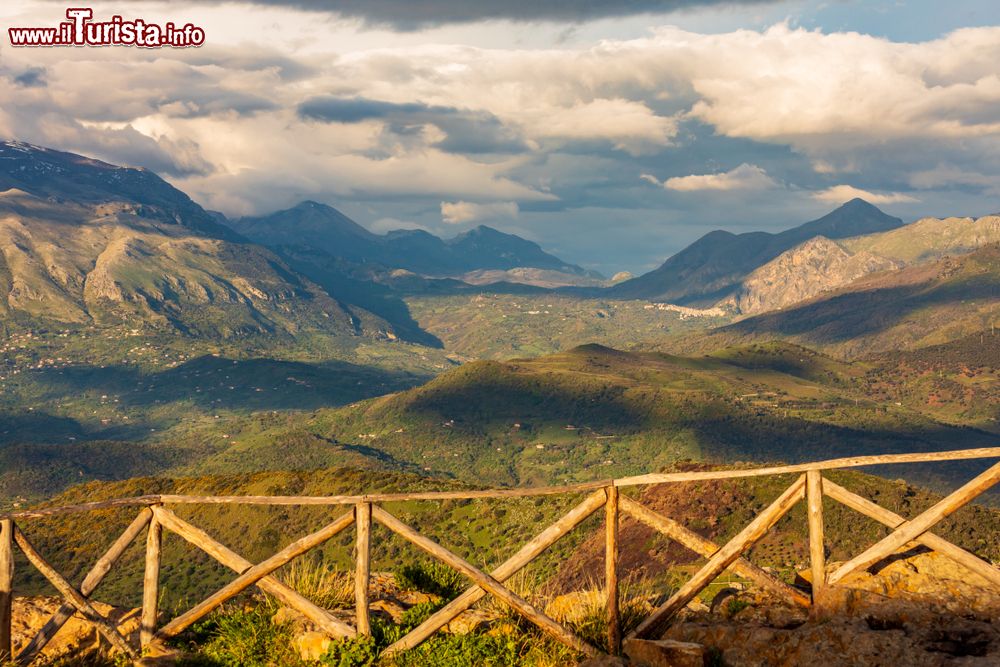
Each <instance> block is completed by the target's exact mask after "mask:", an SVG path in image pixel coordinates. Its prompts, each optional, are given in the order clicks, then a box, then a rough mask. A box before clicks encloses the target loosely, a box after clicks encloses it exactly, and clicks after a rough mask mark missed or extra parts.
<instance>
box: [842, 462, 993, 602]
mask: <svg viewBox="0 0 1000 667" xmlns="http://www.w3.org/2000/svg"><path fill="white" fill-rule="evenodd" d="M998 481H1000V463H997V464H996V465H994V466H993V467H992V468H990V469H988V470H987V471H986V472H984V473H982V474H981V475H978V476H976V477H975V478H973V479H972V480H971V481H969V482H968V483H967V484H964V485H962V486H961V487H959V488H958V489H957V490H955V491H953V492H952V493H950V494H949V495H947V496H945V497H944V498H942V499H941V500H940V501H939V502H938V503H937V504H935V505H934V506H933V507H931V508H930V509H928V510H927V511H925V512H923V513H922V514H920V516H918V517H916V518H914V519H913V520H911V521H907V522H906V523H905V524H903V525H902V526H900V527H899V528H897V529H896V530H894V531H893V532H892V533H891V534H890V535H887V536H886V537H884V538H883V539H881V540H879V541H878V542H876V543H875V544H873V545H872V546H871V547H869V548H868V549H866V550H865V551H864V552H863V553H861V554H859V555H857V556H855V557H854V558H852V559H851V560H849V561H847V562H846V563H844V564H843V565H841V566H840V567H839V568H838V569H837V571H836V572H834V573H832V574H831V575H830V578H829V583H830V585H831V586H832V585H834V584H836V583H837V582H838V581H842V580H843V579H844V577H846V576H847V575H849V574H851V573H852V572H855V571H857V570H861V569H864V568H867V567H870V566H872V565H874V564H875V563H877V562H879V561H880V560H882V559H883V558H885V557H886V556H889V555H890V554H892V553H893V552H895V551H896V550H897V549H899V548H900V547H901V546H903V545H904V544H906V543H907V542H911V541H913V540H914V539H916V538H917V537H920V536H921V535H923V534H924V533H926V532H927V531H928V530H930V528H931V526H933V525H934V524H936V523H937V522H938V521H940V520H941V519H943V518H944V517H946V516H948V515H949V514H951V513H953V512H954V511H955V510H957V509H959V508H961V507H962V506H963V505H965V504H966V503H968V502H969V501H971V500H972V499H973V498H976V497H977V496H979V495H980V494H981V493H983V492H984V491H986V490H987V489H989V488H990V487H992V486H993V485H994V484H996V483H997V482H998Z"/></svg>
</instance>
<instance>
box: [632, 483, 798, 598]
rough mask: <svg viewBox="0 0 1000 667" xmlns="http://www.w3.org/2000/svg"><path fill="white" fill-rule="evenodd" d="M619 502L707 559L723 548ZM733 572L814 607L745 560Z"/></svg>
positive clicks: (643, 508) (738, 561) (644, 509)
mask: <svg viewBox="0 0 1000 667" xmlns="http://www.w3.org/2000/svg"><path fill="white" fill-rule="evenodd" d="M619 502H620V503H621V507H622V511H624V512H625V513H626V514H628V515H630V516H631V517H632V518H634V519H636V520H637V521H640V522H642V523H644V524H646V525H647V526H649V527H650V528H652V529H653V530H656V531H659V532H661V533H663V534H664V535H666V536H667V537H669V538H670V539H672V540H674V541H675V542H677V543H678V544H681V545H683V546H685V547H687V548H688V549H690V550H691V551H693V552H695V553H697V554H699V555H701V556H704V557H705V558H711V557H712V556H714V555H715V553H716V552H718V550H719V545H717V544H716V543H715V542H712V541H711V540H709V539H706V538H704V537H702V536H701V535H699V534H698V533H696V532H694V531H692V530H689V529H688V528H685V527H684V526H682V525H681V524H679V523H677V522H676V521H674V520H673V519H671V518H669V517H665V516H663V515H662V514H658V513H657V512H654V511H653V510H651V509H649V508H648V507H646V506H645V505H641V504H639V503H637V502H636V501H634V500H632V499H631V498H628V497H626V496H622V497H621V498H620V501H619ZM729 569H730V570H732V571H733V572H734V573H735V574H737V575H738V576H741V577H744V578H746V579H749V580H750V581H752V582H754V583H755V584H757V585H758V586H760V587H761V588H764V589H767V590H769V591H771V592H772V593H774V594H776V595H778V596H780V597H782V598H784V599H786V600H788V601H789V602H793V603H795V604H797V605H799V606H801V607H808V606H809V605H810V598H809V596H808V595H806V594H805V593H803V592H802V591H800V590H799V589H797V588H795V587H794V586H789V585H788V584H786V583H785V582H784V581H782V580H781V579H778V578H777V577H776V576H774V575H773V574H771V573H769V572H766V571H765V570H763V569H761V568H759V567H757V566H756V565H754V564H753V563H751V562H750V561H748V560H747V559H745V558H742V557H741V558H737V559H736V560H734V561H733V563H732V564H731V565H730V566H729Z"/></svg>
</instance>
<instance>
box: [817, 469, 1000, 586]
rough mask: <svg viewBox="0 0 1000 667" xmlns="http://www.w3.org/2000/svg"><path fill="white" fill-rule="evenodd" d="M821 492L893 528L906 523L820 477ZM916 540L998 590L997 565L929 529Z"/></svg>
mask: <svg viewBox="0 0 1000 667" xmlns="http://www.w3.org/2000/svg"><path fill="white" fill-rule="evenodd" d="M823 492H824V493H825V494H826V495H828V496H830V497H831V498H833V499H834V500H836V501H837V502H839V503H841V504H843V505H846V506H847V507H850V508H851V509H853V510H854V511H856V512H860V513H861V514H864V515H866V516H869V517H871V518H872V519H875V520H876V521H878V522H879V523H881V524H883V525H886V526H888V527H889V528H892V529H896V528H899V527H901V526H903V525H904V524H906V523H907V521H906V519H904V518H903V517H901V516H899V515H898V514H896V513H895V512H892V511H890V510H887V509H885V508H884V507H882V506H881V505H876V504H875V503H873V502H872V501H870V500H868V499H867V498H862V497H861V496H859V495H857V494H856V493H852V492H851V491H848V490H847V489H845V488H844V487H842V486H840V485H838V484H835V483H833V482H831V481H830V480H828V479H824V480H823ZM916 541H917V542H919V543H920V544H922V545H924V546H925V547H928V548H930V549H933V550H934V551H937V552H938V553H940V554H942V555H944V556H947V557H948V558H950V559H952V560H953V561H955V562H956V563H958V564H959V565H961V566H963V567H965V568H966V569H968V570H970V571H972V572H975V573H976V574H978V575H980V576H981V577H983V578H985V579H986V580H988V581H990V582H992V583H993V584H994V586H996V587H997V589H998V590H1000V568H997V567H994V566H993V565H990V564H989V563H987V562H986V561H984V560H983V559H982V558H980V557H979V556H976V555H975V554H971V553H969V552H968V551H966V550H965V549H963V548H961V547H959V546H957V545H955V544H952V543H951V542H949V541H948V540H946V539H944V538H943V537H939V536H937V535H935V534H934V533H931V532H926V533H924V534H923V535H920V536H918V537H917V538H916Z"/></svg>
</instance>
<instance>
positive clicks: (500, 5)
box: [244, 0, 776, 30]
mask: <svg viewBox="0 0 1000 667" xmlns="http://www.w3.org/2000/svg"><path fill="white" fill-rule="evenodd" d="M775 1H776V0H617V1H612V0H462V1H460V2H455V0H423V1H420V2H418V1H417V0H244V2H248V3H250V4H258V5H269V6H273V7H290V8H294V9H304V10H308V11H318V12H329V13H334V14H338V15H340V16H345V17H349V18H357V19H361V20H362V21H364V22H365V23H367V24H370V25H383V26H392V27H394V28H397V29H399V30H416V29H419V28H424V27H428V26H436V25H445V24H449V23H474V22H476V21H487V20H491V19H499V20H509V21H520V22H531V21H564V22H571V23H572V22H579V21H587V20H590V19H599V18H607V17H611V16H633V15H636V14H662V13H668V12H675V11H681V10H685V9H698V8H701V7H720V6H727V5H762V4H771V3H774V2H775Z"/></svg>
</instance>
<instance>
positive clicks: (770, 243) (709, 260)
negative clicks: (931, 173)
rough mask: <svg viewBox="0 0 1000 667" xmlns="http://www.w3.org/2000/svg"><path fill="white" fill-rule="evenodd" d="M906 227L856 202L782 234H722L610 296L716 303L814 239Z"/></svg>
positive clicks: (622, 285)
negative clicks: (766, 266) (754, 273)
mask: <svg viewBox="0 0 1000 667" xmlns="http://www.w3.org/2000/svg"><path fill="white" fill-rule="evenodd" d="M902 225H903V221H902V220H900V219H899V218H895V217H893V216H890V215H886V214H885V213H883V212H882V211H881V210H879V209H878V208H877V207H875V206H873V205H871V204H869V203H868V202H866V201H864V200H863V199H852V200H851V201H849V202H847V203H846V204H844V205H842V206H840V207H839V208H837V209H836V210H834V211H831V212H830V213H828V214H826V215H824V216H823V217H821V218H818V219H816V220H813V221H810V222H807V223H805V224H802V225H799V226H798V227H794V228H792V229H788V230H785V231H783V232H780V233H778V234H771V233H768V232H747V233H744V234H733V233H731V232H727V231H722V230H716V231H713V232H709V233H708V234H706V235H705V236H703V237H701V238H700V239H698V240H697V241H695V242H694V243H692V244H691V245H689V246H688V247H687V248H685V249H684V250H681V251H680V252H678V253H677V254H676V255H673V256H672V257H670V259H668V260H667V261H666V262H664V263H663V264H662V265H661V266H660V267H659V268H657V269H654V270H653V271H650V272H649V273H646V274H643V275H641V276H638V277H636V278H633V279H631V280H626V281H625V282H622V283H620V284H618V285H614V286H613V287H609V288H608V289H607V290H605V293H606V294H607V295H608V296H611V297H616V298H626V299H650V300H655V301H668V302H670V303H676V304H681V305H700V306H705V305H713V304H715V303H716V302H718V301H719V300H721V299H723V298H725V297H727V296H729V295H730V294H731V293H732V292H733V291H734V290H735V289H736V288H737V287H738V285H739V284H740V282H741V281H742V280H743V279H744V278H745V277H746V276H747V275H749V274H750V273H751V272H752V271H753V270H754V269H756V268H758V267H760V266H762V265H764V264H766V263H767V262H769V261H771V260H772V259H774V258H775V257H777V256H778V255H780V254H781V253H783V252H785V251H786V250H788V249H790V248H793V247H794V246H796V245H799V244H800V243H803V242H805V241H808V240H809V239H812V238H814V237H817V236H823V237H826V238H828V239H842V238H848V237H852V236H860V235H864V234H872V233H875V232H884V231H888V230H891V229H896V228H898V227H901V226H902Z"/></svg>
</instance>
